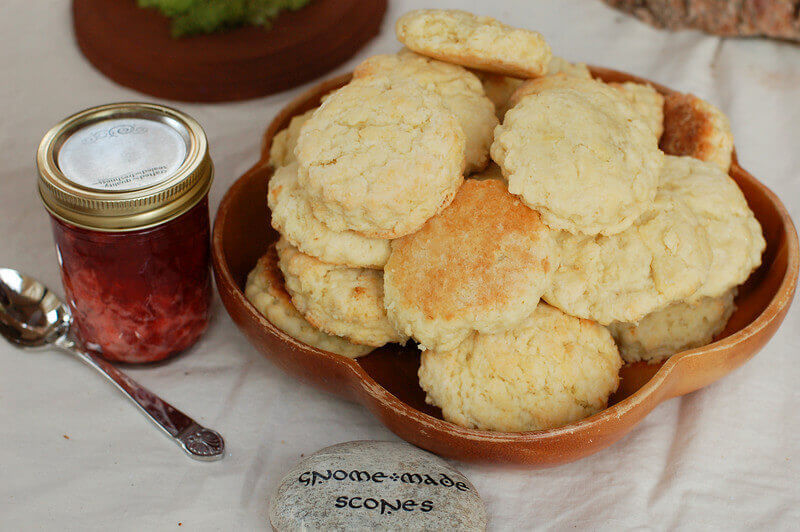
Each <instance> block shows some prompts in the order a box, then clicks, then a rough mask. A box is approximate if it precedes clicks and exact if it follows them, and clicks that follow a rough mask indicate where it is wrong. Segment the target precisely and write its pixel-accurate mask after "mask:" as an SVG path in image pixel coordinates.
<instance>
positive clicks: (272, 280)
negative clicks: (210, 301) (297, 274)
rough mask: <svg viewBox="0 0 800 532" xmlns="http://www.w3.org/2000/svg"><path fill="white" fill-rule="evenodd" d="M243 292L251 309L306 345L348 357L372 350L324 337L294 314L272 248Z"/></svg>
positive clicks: (252, 274) (354, 356) (334, 337)
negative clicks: (250, 304)
mask: <svg viewBox="0 0 800 532" xmlns="http://www.w3.org/2000/svg"><path fill="white" fill-rule="evenodd" d="M244 293H245V297H247V299H248V300H249V301H250V302H251V303H252V304H253V306H255V307H256V309H257V310H258V311H259V312H260V313H261V314H263V315H264V317H266V318H267V319H268V320H269V321H271V322H272V324H273V325H275V327H277V328H278V329H280V330H282V331H283V332H285V333H286V334H288V335H289V336H291V337H293V338H295V339H296V340H300V341H301V342H303V343H305V344H308V345H310V346H312V347H316V348H317V349H322V350H323V351H330V352H331V353H336V354H337V355H342V356H346V357H347V358H356V357H360V356H363V355H366V354H367V353H369V352H370V351H372V349H373V348H372V347H369V346H366V345H358V344H353V343H350V342H348V341H347V340H345V339H344V338H339V337H338V336H333V335H330V334H326V333H324V332H322V331H320V330H319V329H317V328H315V327H314V326H313V325H311V324H310V323H308V322H307V321H306V320H305V318H303V316H302V315H301V314H300V313H299V312H297V309H296V308H294V305H293V304H292V299H291V297H290V296H289V294H288V293H287V292H286V290H285V289H284V287H283V276H282V275H281V272H280V270H279V269H278V257H277V254H276V252H275V246H270V248H269V251H267V253H266V254H265V255H264V256H263V257H261V258H260V259H258V264H256V267H255V268H253V271H251V272H250V275H248V276H247V285H246V286H245V291H244Z"/></svg>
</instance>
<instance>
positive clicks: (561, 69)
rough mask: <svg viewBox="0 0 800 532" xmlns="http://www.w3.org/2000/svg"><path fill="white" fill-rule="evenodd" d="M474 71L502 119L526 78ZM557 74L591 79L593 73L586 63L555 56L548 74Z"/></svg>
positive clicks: (551, 60)
mask: <svg viewBox="0 0 800 532" xmlns="http://www.w3.org/2000/svg"><path fill="white" fill-rule="evenodd" d="M474 73H475V74H476V75H477V76H478V78H480V80H481V83H482V84H483V91H484V92H485V93H486V96H487V97H488V98H489V99H490V100H491V101H492V103H493V104H494V107H495V112H496V113H497V117H498V118H499V119H501V120H502V119H503V116H505V114H506V111H508V110H509V109H510V108H511V102H510V101H509V100H510V98H511V95H512V94H514V91H516V90H517V89H518V88H519V86H520V85H522V83H523V82H524V81H525V80H522V79H518V78H512V77H510V76H503V75H501V74H493V73H491V72H482V71H480V70H475V71H474ZM557 74H564V75H566V76H573V77H577V78H584V79H591V77H592V73H591V72H590V71H589V68H588V67H587V66H586V64H585V63H570V62H569V61H567V60H566V59H563V58H561V57H556V56H553V57H552V58H551V59H550V64H549V65H548V68H547V75H548V76H551V75H557Z"/></svg>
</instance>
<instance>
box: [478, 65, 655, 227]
mask: <svg viewBox="0 0 800 532" xmlns="http://www.w3.org/2000/svg"><path fill="white" fill-rule="evenodd" d="M520 91H530V92H529V93H527V94H526V95H525V96H524V97H522V98H521V99H520V100H519V103H517V104H516V105H515V106H514V107H513V108H511V109H510V110H509V111H508V112H507V113H506V116H505V118H504V120H503V123H502V124H501V125H499V126H498V127H497V129H496V130H495V139H494V142H493V143H492V148H491V154H492V159H494V161H495V162H497V164H499V165H500V168H502V169H503V175H505V176H506V179H508V189H509V190H510V191H511V193H512V194H517V195H519V196H520V197H521V198H522V201H524V202H525V203H526V204H527V205H528V206H529V207H531V208H532V209H536V210H538V211H539V212H540V213H541V214H542V219H543V220H544V222H545V223H546V224H547V225H549V226H550V227H552V228H555V229H563V230H565V231H569V232H570V233H583V234H588V235H594V234H603V235H611V234H615V233H619V232H621V231H624V230H625V229H627V228H628V227H630V226H631V224H633V222H634V220H636V219H637V218H638V217H639V216H640V215H641V214H642V213H643V212H645V210H646V209H648V208H649V206H650V205H651V202H652V200H653V197H654V196H655V194H656V188H657V185H658V173H659V170H660V168H661V164H662V162H663V157H664V156H663V154H662V153H661V151H660V150H659V149H658V143H657V140H656V138H655V136H654V135H653V132H652V131H651V130H650V128H649V127H648V126H647V125H646V124H645V122H644V121H643V119H641V118H640V117H639V116H638V113H636V111H635V110H634V108H633V106H632V105H631V104H630V103H629V102H628V101H627V100H626V99H625V97H624V96H622V94H621V93H620V91H618V90H617V89H614V88H613V87H609V86H608V85H606V84H605V83H602V82H600V81H594V80H589V79H580V78H574V77H569V76H565V75H563V74H559V75H557V76H547V77H544V78H540V79H538V80H531V81H528V82H526V83H525V84H523V85H522V87H520V89H519V90H518V91H517V92H520ZM515 95H516V93H515Z"/></svg>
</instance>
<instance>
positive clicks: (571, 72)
mask: <svg viewBox="0 0 800 532" xmlns="http://www.w3.org/2000/svg"><path fill="white" fill-rule="evenodd" d="M555 74H566V75H567V76H572V77H575V78H584V79H591V78H592V73H591V71H590V70H589V67H588V66H586V63H571V62H569V61H567V60H566V59H564V58H563V57H558V56H556V55H554V56H553V57H552V58H550V64H549V65H547V75H548V76H553V75H555Z"/></svg>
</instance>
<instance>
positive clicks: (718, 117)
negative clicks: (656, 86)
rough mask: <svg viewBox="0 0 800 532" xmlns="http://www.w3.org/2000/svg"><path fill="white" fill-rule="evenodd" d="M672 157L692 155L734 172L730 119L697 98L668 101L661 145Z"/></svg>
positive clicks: (676, 96) (685, 96) (672, 96)
mask: <svg viewBox="0 0 800 532" xmlns="http://www.w3.org/2000/svg"><path fill="white" fill-rule="evenodd" d="M659 147H660V148H661V150H662V151H663V152H664V153H666V154H669V155H688V156H690V157H694V158H695V159H700V160H702V161H707V162H711V163H714V164H716V165H717V166H719V167H720V168H722V169H723V170H724V171H725V172H727V171H728V170H729V169H730V166H731V155H732V153H733V134H732V133H731V128H730V122H729V121H728V118H727V117H726V116H725V115H724V114H723V113H722V111H720V110H719V109H717V108H716V107H714V106H713V105H711V104H710V103H708V102H706V101H704V100H701V99H700V98H698V97H697V96H694V95H693V94H681V93H677V92H676V93H672V94H669V95H667V96H666V97H665V98H664V133H663V134H662V135H661V141H660V143H659Z"/></svg>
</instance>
